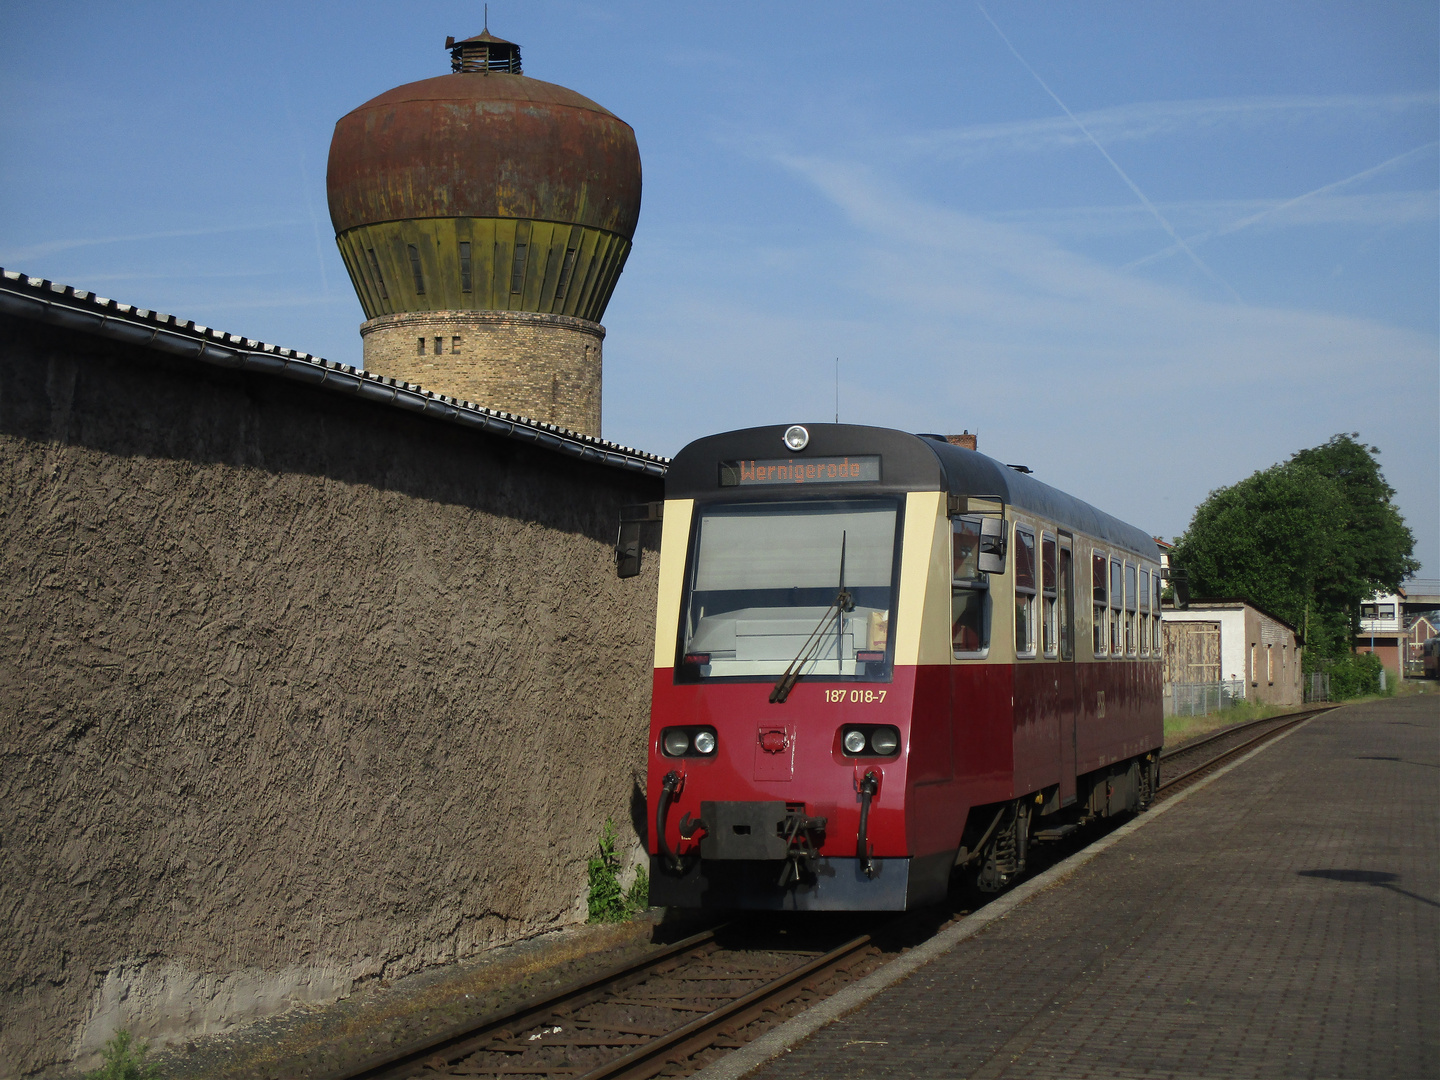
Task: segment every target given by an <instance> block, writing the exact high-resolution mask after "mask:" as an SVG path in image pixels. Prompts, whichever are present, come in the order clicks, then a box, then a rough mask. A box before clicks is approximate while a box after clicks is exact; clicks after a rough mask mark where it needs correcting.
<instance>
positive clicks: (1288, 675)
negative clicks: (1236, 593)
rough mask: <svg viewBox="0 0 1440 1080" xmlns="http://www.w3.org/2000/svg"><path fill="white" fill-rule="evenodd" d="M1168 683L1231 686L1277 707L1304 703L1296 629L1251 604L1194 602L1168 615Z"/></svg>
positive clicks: (1235, 692)
mask: <svg viewBox="0 0 1440 1080" xmlns="http://www.w3.org/2000/svg"><path fill="white" fill-rule="evenodd" d="M1162 625H1163V634H1164V647H1165V668H1164V680H1165V686H1166V693H1167V695H1168V694H1170V693H1172V692H1173V688H1174V687H1177V686H1195V685H1200V684H1212V683H1228V684H1230V686H1229V689H1230V693H1231V694H1233V695H1234V696H1236V697H1244V698H1246V699H1247V700H1251V701H1263V702H1267V703H1269V704H1273V705H1299V704H1301V703H1302V702H1303V700H1304V695H1303V690H1302V687H1301V671H1300V667H1301V665H1300V644H1299V641H1298V640H1297V637H1296V633H1295V628H1294V627H1293V626H1291V625H1290V624H1289V623H1287V622H1286V621H1285V620H1284V619H1281V618H1278V617H1277V616H1274V615H1271V614H1270V613H1269V612H1267V611H1263V610H1261V609H1260V608H1258V607H1256V606H1255V605H1254V604H1252V603H1250V602H1249V601H1247V600H1241V599H1213V600H1193V601H1191V602H1190V603H1189V604H1188V605H1186V606H1185V607H1183V608H1176V607H1170V606H1167V607H1166V608H1165V609H1164V612H1163V624H1162Z"/></svg>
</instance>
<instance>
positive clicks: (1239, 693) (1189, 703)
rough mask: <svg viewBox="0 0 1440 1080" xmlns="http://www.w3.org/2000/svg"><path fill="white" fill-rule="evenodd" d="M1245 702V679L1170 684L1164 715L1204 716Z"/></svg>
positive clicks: (1166, 692)
mask: <svg viewBox="0 0 1440 1080" xmlns="http://www.w3.org/2000/svg"><path fill="white" fill-rule="evenodd" d="M1244 700H1245V680H1244V679H1223V680H1221V681H1220V682H1201V683H1168V684H1166V686H1165V702H1164V715H1166V716H1204V715H1205V714H1207V713H1213V712H1219V711H1220V710H1222V709H1228V708H1230V707H1231V706H1232V705H1239V704H1240V702H1242V701H1244Z"/></svg>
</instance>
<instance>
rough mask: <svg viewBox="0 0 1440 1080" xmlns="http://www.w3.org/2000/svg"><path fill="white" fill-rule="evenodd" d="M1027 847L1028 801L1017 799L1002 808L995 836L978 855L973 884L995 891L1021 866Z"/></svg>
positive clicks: (982, 888)
mask: <svg viewBox="0 0 1440 1080" xmlns="http://www.w3.org/2000/svg"><path fill="white" fill-rule="evenodd" d="M1029 846H1030V800H1029V799H1021V800H1019V801H1018V802H1015V803H1013V804H1011V805H1010V806H1008V807H1006V809H1005V816H1004V818H1003V819H1002V820H1001V822H1000V826H999V827H998V828H997V829H996V830H995V835H994V836H992V837H991V838H990V842H989V843H988V844H986V845H985V850H984V853H983V854H982V855H981V857H980V872H979V873H978V874H976V875H975V887H976V888H978V889H979V890H980V891H981V892H989V893H993V892H999V891H1000V890H1001V889H1003V888H1005V886H1006V885H1008V884H1010V879H1011V878H1013V877H1014V876H1015V875H1016V874H1018V873H1020V872H1021V871H1022V870H1024V869H1025V855H1026V853H1027V851H1028V849H1029Z"/></svg>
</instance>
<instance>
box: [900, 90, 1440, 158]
mask: <svg viewBox="0 0 1440 1080" xmlns="http://www.w3.org/2000/svg"><path fill="white" fill-rule="evenodd" d="M1437 106H1440V95H1436V94H1434V93H1403V94H1370V95H1366V94H1325V95H1320V94H1316V95H1288V96H1267V97H1247V98H1208V99H1200V100H1189V101H1151V102H1137V103H1134V104H1127V105H1118V106H1114V107H1112V108H1105V109H1092V110H1088V111H1077V112H1076V113H1075V117H1076V118H1077V119H1078V120H1080V122H1081V123H1082V124H1083V125H1084V126H1085V128H1086V129H1088V130H1089V131H1090V132H1092V133H1093V134H1094V136H1095V137H1096V138H1097V139H1099V140H1101V141H1102V142H1104V143H1105V144H1106V145H1109V146H1113V145H1115V144H1116V143H1122V142H1136V141H1140V140H1144V139H1153V138H1156V137H1158V136H1162V135H1173V134H1178V133H1183V132H1193V131H1196V130H1200V129H1220V128H1240V127H1243V128H1256V127H1262V126H1275V125H1280V124H1296V123H1303V122H1312V121H1316V120H1322V121H1327V122H1336V121H1341V120H1345V121H1352V122H1353V121H1357V120H1360V121H1365V120H1375V119H1384V118H1387V117H1395V116H1400V115H1403V114H1405V113H1410V112H1415V111H1417V110H1422V109H1429V110H1434V109H1435V108H1437ZM1087 141H1088V140H1087V139H1086V138H1085V136H1084V135H1083V134H1082V133H1081V132H1080V131H1078V130H1077V129H1076V127H1075V125H1074V124H1073V123H1071V121H1070V120H1069V119H1067V118H1066V117H1045V118H1042V119H1036V120H1021V121H1015V122H1012V123H1002V124H973V125H969V126H966V127H959V128H946V129H943V130H938V131H928V132H919V133H916V134H913V135H910V136H908V137H906V138H905V139H903V140H901V141H900V145H902V146H905V147H906V148H908V149H910V150H911V151H912V152H915V153H921V154H926V155H934V156H942V157H943V156H953V155H981V154H996V153H1042V152H1051V151H1055V150H1065V149H1070V148H1073V147H1078V146H1083V145H1085V144H1086V142H1087Z"/></svg>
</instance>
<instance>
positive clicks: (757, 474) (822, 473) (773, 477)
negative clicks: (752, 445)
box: [720, 454, 880, 487]
mask: <svg viewBox="0 0 1440 1080" xmlns="http://www.w3.org/2000/svg"><path fill="white" fill-rule="evenodd" d="M879 482H880V455H879V454H862V455H859V456H856V457H812V458H755V459H752V460H741V461H722V462H720V486H721V487H751V486H758V485H761V484H766V485H769V484H878V483H879Z"/></svg>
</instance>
